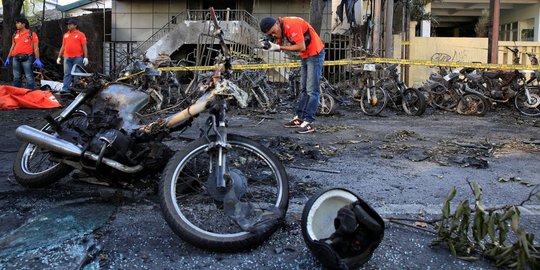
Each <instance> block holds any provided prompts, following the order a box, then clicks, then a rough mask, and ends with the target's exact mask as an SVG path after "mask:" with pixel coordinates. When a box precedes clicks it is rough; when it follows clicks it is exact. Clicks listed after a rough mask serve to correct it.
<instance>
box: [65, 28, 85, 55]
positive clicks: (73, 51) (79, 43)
mask: <svg viewBox="0 0 540 270" xmlns="http://www.w3.org/2000/svg"><path fill="white" fill-rule="evenodd" d="M85 44H86V36H85V35H84V33H83V32H81V31H79V30H74V31H73V32H69V31H67V32H66V33H65V34H64V38H63V39H62V45H64V57H81V56H83V49H82V48H83V45H85Z"/></svg>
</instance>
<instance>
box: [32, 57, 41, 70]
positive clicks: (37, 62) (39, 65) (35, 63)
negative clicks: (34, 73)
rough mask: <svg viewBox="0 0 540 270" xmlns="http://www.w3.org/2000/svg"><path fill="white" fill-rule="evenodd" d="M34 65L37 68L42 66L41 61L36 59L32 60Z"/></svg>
mask: <svg viewBox="0 0 540 270" xmlns="http://www.w3.org/2000/svg"><path fill="white" fill-rule="evenodd" d="M34 65H36V66H37V67H38V68H42V67H43V63H41V60H39V58H38V59H36V61H34Z"/></svg>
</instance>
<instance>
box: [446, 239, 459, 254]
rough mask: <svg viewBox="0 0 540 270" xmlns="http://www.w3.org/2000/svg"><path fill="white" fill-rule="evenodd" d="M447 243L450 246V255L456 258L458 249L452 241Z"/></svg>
mask: <svg viewBox="0 0 540 270" xmlns="http://www.w3.org/2000/svg"><path fill="white" fill-rule="evenodd" d="M446 243H447V244H448V249H450V253H451V254H452V256H454V257H456V256H457V253H456V248H455V247H454V244H453V243H452V240H448V241H447V242H446Z"/></svg>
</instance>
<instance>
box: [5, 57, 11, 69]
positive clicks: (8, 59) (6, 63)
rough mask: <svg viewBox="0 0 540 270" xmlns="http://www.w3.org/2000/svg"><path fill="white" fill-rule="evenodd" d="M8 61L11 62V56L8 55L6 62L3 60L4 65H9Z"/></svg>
mask: <svg viewBox="0 0 540 270" xmlns="http://www.w3.org/2000/svg"><path fill="white" fill-rule="evenodd" d="M9 63H11V58H9V57H8V58H7V59H6V62H4V67H7V66H9Z"/></svg>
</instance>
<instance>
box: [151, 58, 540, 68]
mask: <svg viewBox="0 0 540 270" xmlns="http://www.w3.org/2000/svg"><path fill="white" fill-rule="evenodd" d="M367 63H380V64H383V63H384V64H400V65H413V66H428V67H456V68H457V67H464V68H487V69H504V70H540V66H531V65H511V64H485V63H467V62H438V61H430V60H407V59H393V58H365V59H358V60H354V59H351V60H329V61H325V62H324V65H325V66H340V65H361V64H367ZM297 67H300V62H299V61H294V62H287V63H273V64H248V65H233V70H246V69H274V68H297ZM215 68H216V67H215V66H188V67H162V68H159V69H160V70H163V71H203V70H214V69H215Z"/></svg>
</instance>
